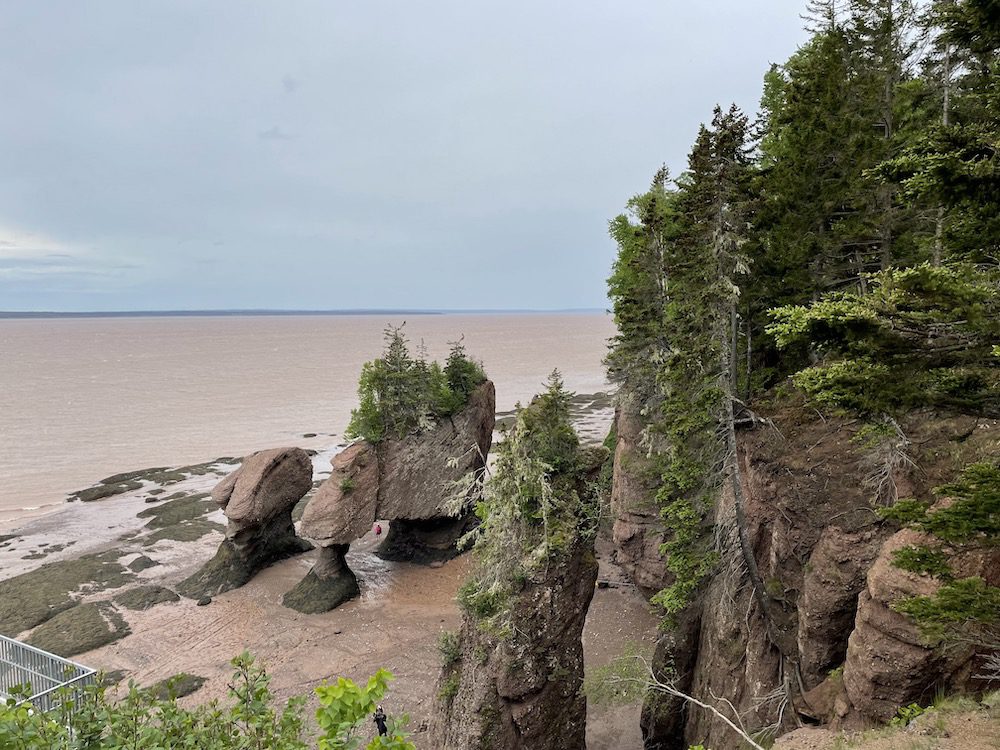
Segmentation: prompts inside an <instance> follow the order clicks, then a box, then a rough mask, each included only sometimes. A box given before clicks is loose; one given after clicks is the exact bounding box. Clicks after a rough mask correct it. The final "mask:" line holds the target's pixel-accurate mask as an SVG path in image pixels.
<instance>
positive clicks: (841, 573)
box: [798, 526, 885, 718]
mask: <svg viewBox="0 0 1000 750" xmlns="http://www.w3.org/2000/svg"><path fill="white" fill-rule="evenodd" d="M884 536H885V535H884V533H883V532H880V531H879V530H878V529H876V528H867V529H860V530H858V531H854V532H848V531H845V530H844V529H842V528H840V527H839V526H828V527H827V528H826V529H824V530H823V533H822V535H821V536H820V539H819V542H818V543H817V544H816V547H815V548H814V549H813V551H812V554H810V555H809V562H807V563H806V565H805V568H804V569H803V580H802V592H801V595H800V597H799V601H798V611H799V631H798V641H799V642H798V649H799V654H800V657H801V663H800V669H801V676H802V682H803V684H804V687H805V688H806V689H807V690H811V689H812V688H814V687H816V686H817V685H819V684H820V683H821V682H822V681H823V680H824V679H826V676H827V675H828V674H829V673H830V672H831V671H832V670H834V669H836V668H837V667H839V666H840V665H841V664H842V663H843V661H844V654H845V653H846V652H847V639H848V637H849V636H850V634H851V629H852V628H853V627H854V611H855V609H856V603H857V601H858V595H859V594H860V593H861V591H862V590H863V589H864V587H865V577H866V575H867V573H868V569H869V568H871V566H872V563H873V562H874V560H875V556H876V555H877V553H878V548H879V545H880V543H881V540H882V539H883V538H884ZM816 718H820V717H816Z"/></svg>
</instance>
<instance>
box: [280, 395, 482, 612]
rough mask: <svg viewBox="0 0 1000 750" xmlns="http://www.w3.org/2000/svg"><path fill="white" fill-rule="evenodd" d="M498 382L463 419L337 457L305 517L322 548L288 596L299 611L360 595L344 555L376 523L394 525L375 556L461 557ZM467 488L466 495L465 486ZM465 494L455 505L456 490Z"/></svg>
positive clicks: (473, 400)
mask: <svg viewBox="0 0 1000 750" xmlns="http://www.w3.org/2000/svg"><path fill="white" fill-rule="evenodd" d="M495 401H496V394H495V391H494V387H493V383H491V382H490V381H486V382H485V383H483V384H482V385H480V386H479V387H478V388H476V390H474V391H473V392H472V394H470V396H469V402H468V404H467V405H466V406H465V408H463V409H462V410H461V411H459V412H458V413H456V414H454V415H453V416H451V417H449V418H447V419H444V420H442V421H441V422H440V423H439V424H437V425H436V426H435V427H433V428H432V429H429V430H425V431H423V432H420V433H416V434H413V435H408V436H407V437H405V438H402V439H391V438H390V439H387V440H384V441H383V442H381V443H379V444H378V445H377V446H373V445H370V444H369V443H367V442H365V441H360V442H358V443H355V444H353V445H351V446H350V447H348V448H347V449H345V450H344V451H343V452H341V453H338V454H337V455H336V456H334V458H333V462H332V466H333V471H332V472H331V474H330V478H329V479H327V480H326V481H325V482H324V483H323V484H322V486H321V487H320V488H319V490H318V491H317V492H316V495H315V496H314V497H313V498H312V499H311V500H310V501H309V504H308V505H307V506H306V509H305V512H304V513H303V515H302V524H301V527H300V528H301V533H302V535H303V536H305V537H307V538H309V539H312V540H313V541H315V542H316V544H318V545H319V546H320V547H321V552H320V558H319V562H318V563H317V564H316V566H315V567H314V568H313V569H312V570H311V571H310V572H309V574H308V575H307V576H306V578H305V579H303V581H302V582H301V583H299V584H298V585H297V586H296V587H295V588H294V589H292V590H291V591H289V592H288V594H286V596H285V598H284V603H285V605H286V606H289V607H291V608H293V609H296V610H298V611H300V612H308V613H315V612H325V611H328V610H330V609H332V608H334V607H337V606H339V605H340V604H343V603H344V602H345V601H347V600H348V599H350V598H351V597H353V596H356V595H357V593H358V583H357V578H356V577H355V575H354V573H353V572H352V571H351V570H350V568H349V567H348V566H347V563H346V560H345V555H346V552H347V549H348V547H349V546H350V544H351V543H352V542H354V541H355V540H356V539H360V538H361V537H362V536H364V535H365V534H367V533H368V531H369V530H370V529H371V528H372V525H373V524H374V523H375V521H376V520H381V521H388V522H390V526H389V532H388V534H387V535H386V540H385V541H384V542H383V544H382V545H381V547H380V548H379V550H378V551H377V554H379V555H380V556H381V557H383V558H385V559H389V560H405V561H410V562H417V563H430V562H434V561H438V560H447V559H450V558H452V557H454V556H455V555H456V554H458V550H457V547H456V542H457V541H458V539H459V538H460V537H461V536H463V535H464V534H465V533H466V532H467V531H468V530H469V529H470V528H471V525H472V523H473V522H474V516H473V514H472V512H471V500H472V497H473V494H474V493H475V492H476V491H478V485H477V484H476V483H475V482H471V481H468V480H470V479H472V478H476V477H480V476H481V474H482V470H483V468H484V467H485V464H486V456H487V455H488V454H489V451H490V447H491V445H492V442H493V427H494V420H495V412H496V404H495ZM466 481H468V487H467V488H466V489H465V490H463V489H461V488H462V487H463V486H464V485H463V484H462V483H463V482H466ZM463 491H465V492H466V493H467V496H466V502H464V503H463V502H461V500H460V501H459V502H458V503H455V494H456V492H459V493H461V492H463Z"/></svg>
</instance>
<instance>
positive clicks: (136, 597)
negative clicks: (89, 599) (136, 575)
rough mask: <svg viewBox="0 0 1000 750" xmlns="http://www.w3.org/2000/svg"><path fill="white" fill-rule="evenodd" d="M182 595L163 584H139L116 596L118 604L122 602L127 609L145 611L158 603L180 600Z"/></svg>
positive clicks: (115, 599)
mask: <svg viewBox="0 0 1000 750" xmlns="http://www.w3.org/2000/svg"><path fill="white" fill-rule="evenodd" d="M180 599H181V598H180V597H179V596H177V594H175V593H174V592H173V591H171V590H170V589H168V588H164V587H163V586H157V585H156V584H150V585H149V586H137V587H136V588H134V589H129V590H128V591H126V592H124V593H122V594H119V595H118V596H116V597H115V598H114V601H115V603H116V604H120V605H121V606H123V607H125V608H126V609H131V610H135V611H139V612H141V611H143V610H146V609H149V608H150V607H155V606H156V605H157V604H167V603H170V602H178V601H180Z"/></svg>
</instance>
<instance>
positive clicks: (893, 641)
mask: <svg viewBox="0 0 1000 750" xmlns="http://www.w3.org/2000/svg"><path fill="white" fill-rule="evenodd" d="M928 541H929V540H928V538H927V537H925V536H924V535H922V534H920V533H918V532H916V531H912V530H908V529H904V530H903V531H900V532H899V533H897V534H895V535H894V536H893V537H892V538H890V539H889V540H888V541H886V543H885V545H884V546H883V547H882V550H881V552H880V554H879V556H878V559H877V560H876V561H875V564H874V565H873V566H872V568H871V570H870V571H869V572H868V579H867V585H866V587H865V589H864V591H863V592H862V593H861V596H860V599H859V602H858V612H857V618H856V620H855V622H854V630H853V632H852V633H851V637H850V644H849V646H848V649H847V661H846V663H845V665H844V677H843V680H844V689H845V692H846V695H847V698H848V700H849V702H850V708H851V710H852V711H853V712H855V713H856V714H858V715H860V717H861V718H862V719H864V720H869V721H883V722H884V721H888V720H890V719H892V718H893V717H894V716H895V715H896V711H897V710H898V709H899V708H900V707H901V706H907V705H909V704H910V703H919V704H920V705H922V706H923V705H927V704H929V703H930V702H931V701H932V700H933V699H934V696H935V694H936V693H937V692H939V691H948V692H950V691H954V690H964V689H971V690H975V688H976V684H975V680H974V679H973V674H974V672H975V669H974V665H975V661H974V660H975V655H976V652H975V649H974V648H973V647H972V646H971V645H968V644H961V645H954V646H952V647H950V648H948V649H940V648H934V647H932V646H931V645H929V644H928V642H927V640H926V639H925V638H923V637H922V636H921V634H920V632H919V630H918V629H917V627H916V626H915V625H914V624H913V622H912V621H910V619H909V618H907V617H906V616H905V615H903V614H900V613H899V612H896V611H895V610H893V609H892V605H893V603H894V602H896V601H899V600H900V599H904V598H907V597H912V596H931V595H933V594H934V593H935V592H936V591H937V590H938V588H940V585H941V584H940V583H939V582H938V581H937V580H935V579H933V578H930V577H928V576H922V575H917V574H915V573H909V572H907V571H904V570H901V569H899V568H898V567H896V566H895V565H893V563H892V559H893V553H894V552H895V551H896V550H898V549H901V548H903V547H908V546H911V545H921V544H927V543H928ZM954 567H955V571H956V573H957V574H958V577H960V578H966V577H971V576H978V577H981V578H983V579H984V580H986V582H987V583H989V584H990V585H993V586H998V585H1000V551H997V550H992V551H990V550H988V549H987V550H982V551H977V552H974V553H967V554H964V555H962V556H961V557H960V558H959V559H958V560H957V561H956V562H955V563H954ZM979 686H980V687H983V685H982V683H980V685H979Z"/></svg>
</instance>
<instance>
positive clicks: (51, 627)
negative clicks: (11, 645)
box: [25, 602, 131, 657]
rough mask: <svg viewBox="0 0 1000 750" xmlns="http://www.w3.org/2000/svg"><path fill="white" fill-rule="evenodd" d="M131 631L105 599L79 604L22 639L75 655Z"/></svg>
mask: <svg viewBox="0 0 1000 750" xmlns="http://www.w3.org/2000/svg"><path fill="white" fill-rule="evenodd" d="M130 632H131V631H130V630H129V627H128V624H127V623H126V622H125V620H124V618H123V617H122V616H121V614H119V612H118V611H117V610H116V609H115V608H114V607H113V606H112V605H111V604H109V603H108V602H98V603H90V604H79V605H77V606H75V607H71V608H70V609H67V610H65V611H64V612H60V613H59V614H58V615H56V616H55V617H53V618H52V619H51V620H49V621H48V622H45V623H43V624H42V625H39V626H38V627H37V628H35V630H34V631H32V633H31V635H30V636H29V637H28V638H27V640H26V641H25V642H26V643H27V644H28V645H30V646H34V647H35V648H40V649H43V650H44V651H50V652H52V653H53V654H56V655H58V656H65V657H69V656H75V655H76V654H82V653H83V652H85V651H92V650H93V649H95V648H100V647H101V646H106V645H108V644H109V643H114V642H115V641H117V640H119V639H121V638H124V637H125V636H126V635H128V634H129V633H130Z"/></svg>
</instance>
